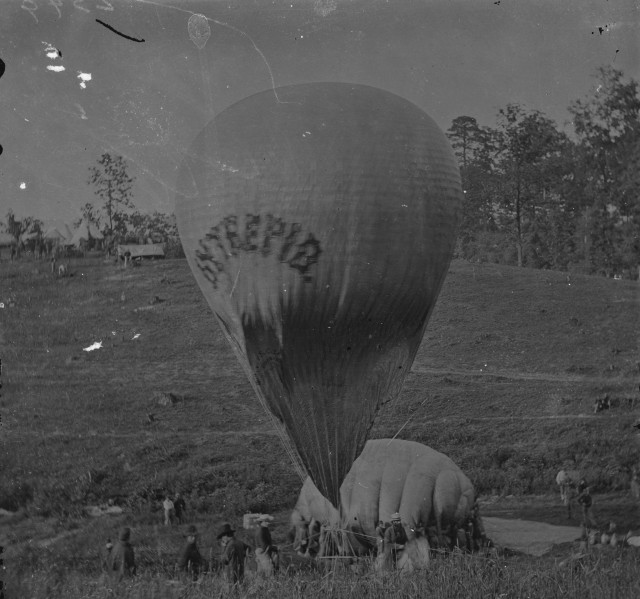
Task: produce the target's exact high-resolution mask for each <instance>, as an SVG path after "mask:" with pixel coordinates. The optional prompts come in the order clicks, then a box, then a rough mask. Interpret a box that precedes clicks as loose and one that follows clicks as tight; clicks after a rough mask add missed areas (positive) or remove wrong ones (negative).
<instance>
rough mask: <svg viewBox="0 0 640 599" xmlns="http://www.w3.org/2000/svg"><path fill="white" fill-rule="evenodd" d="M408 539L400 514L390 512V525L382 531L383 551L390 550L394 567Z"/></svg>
mask: <svg viewBox="0 0 640 599" xmlns="http://www.w3.org/2000/svg"><path fill="white" fill-rule="evenodd" d="M408 540H409V539H408V538H407V533H406V531H405V529H404V526H402V519H401V518H400V514H399V513H398V512H396V513H395V514H391V526H390V527H389V528H387V530H386V531H385V533H384V548H385V553H387V552H390V554H391V563H392V565H393V566H394V567H395V566H396V565H397V563H398V558H399V557H400V554H401V552H402V550H403V549H404V546H405V545H406V544H407V542H408Z"/></svg>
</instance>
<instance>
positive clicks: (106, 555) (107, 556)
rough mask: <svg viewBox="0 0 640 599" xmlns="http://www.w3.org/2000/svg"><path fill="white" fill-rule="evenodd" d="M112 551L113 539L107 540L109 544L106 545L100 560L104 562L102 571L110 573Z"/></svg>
mask: <svg viewBox="0 0 640 599" xmlns="http://www.w3.org/2000/svg"><path fill="white" fill-rule="evenodd" d="M112 549H113V543H112V542H111V539H107V542H106V543H105V546H104V548H103V549H102V551H101V554H102V559H101V560H100V561H101V562H102V569H103V570H104V571H106V572H108V571H109V570H110V568H111V551H112Z"/></svg>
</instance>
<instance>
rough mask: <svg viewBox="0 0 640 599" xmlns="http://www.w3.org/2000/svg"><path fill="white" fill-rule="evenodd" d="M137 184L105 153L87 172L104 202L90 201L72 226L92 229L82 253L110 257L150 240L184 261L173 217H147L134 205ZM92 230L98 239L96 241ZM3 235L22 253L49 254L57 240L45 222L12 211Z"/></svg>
mask: <svg viewBox="0 0 640 599" xmlns="http://www.w3.org/2000/svg"><path fill="white" fill-rule="evenodd" d="M134 182H135V178H134V177H132V176H130V174H129V169H128V165H127V163H126V161H125V159H124V158H123V157H122V156H118V155H115V154H110V153H108V152H105V153H104V154H102V156H101V157H100V158H99V159H98V160H97V164H96V165H94V166H91V167H89V178H88V180H87V183H88V184H89V185H90V186H92V187H93V189H94V193H95V195H97V196H98V198H99V199H100V203H99V204H98V205H95V204H94V203H92V202H86V203H85V204H84V205H83V206H82V207H81V208H80V211H79V212H80V213H79V215H78V217H77V218H76V219H75V220H74V221H73V223H72V226H73V227H74V228H77V227H79V226H80V225H81V224H82V223H83V222H85V223H87V224H88V225H90V228H89V238H88V239H87V240H86V242H83V244H82V249H89V250H91V249H104V250H106V251H107V252H109V253H112V252H113V251H114V250H115V247H116V246H117V244H120V243H140V244H144V243H147V242H149V241H152V242H154V243H163V244H164V245H165V253H166V254H167V255H172V256H184V253H183V251H182V246H181V243H180V238H179V235H178V228H177V225H176V222H175V217H174V216H173V215H169V214H164V213H162V212H158V211H154V212H153V213H152V214H148V213H145V212H140V211H139V210H137V209H136V207H135V206H134V204H133V201H132V196H133V193H132V190H133V184H134ZM1 224H2V223H0V225H1ZM91 227H92V228H93V230H94V232H95V231H98V232H99V233H100V236H97V235H95V234H94V237H92V236H91ZM4 230H5V231H6V232H7V233H9V235H11V237H12V238H13V240H14V245H15V247H16V250H17V251H18V252H19V251H20V250H27V251H31V252H33V253H34V254H36V255H40V254H42V253H46V254H50V253H51V251H52V247H53V246H54V245H56V240H55V239H47V237H46V233H47V231H45V227H44V223H43V221H42V220H40V219H38V218H35V217H32V216H28V217H25V218H22V219H19V218H17V217H16V216H15V214H14V213H13V211H11V210H9V212H8V213H7V216H6V219H5V223H4ZM61 233H62V234H65V231H61ZM25 234H27V235H26V237H27V239H25Z"/></svg>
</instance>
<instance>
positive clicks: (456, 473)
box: [291, 439, 475, 554]
mask: <svg viewBox="0 0 640 599" xmlns="http://www.w3.org/2000/svg"><path fill="white" fill-rule="evenodd" d="M323 499H324V497H323V496H322V495H321V494H320V491H318V489H317V488H316V487H315V485H314V484H313V482H312V481H311V479H307V480H306V481H305V483H304V485H303V486H302V490H301V491H300V495H299V497H298V502H297V503H296V506H295V508H294V510H293V512H292V514H291V523H292V524H294V525H299V524H300V523H301V522H306V523H308V522H309V521H310V520H311V519H314V520H318V521H319V522H321V523H323V524H328V525H330V526H339V527H340V528H341V529H343V530H346V531H348V537H349V545H350V550H351V551H353V552H354V553H356V554H358V553H367V552H368V551H370V550H372V549H373V547H375V539H376V526H377V524H378V521H379V520H382V521H384V522H389V521H390V520H391V514H393V513H394V512H399V513H400V515H401V517H402V522H403V524H404V525H405V526H406V527H407V529H408V531H409V536H410V538H412V536H413V535H412V534H411V531H412V530H415V529H417V528H419V527H425V528H426V527H428V526H433V527H434V528H436V530H437V532H438V536H440V537H441V538H442V535H443V534H446V533H447V532H448V529H449V527H451V526H453V527H455V528H459V527H462V526H463V525H464V522H465V520H466V519H467V518H468V517H469V516H470V515H471V511H472V508H473V503H474V500H475V491H474V488H473V485H472V484H471V481H470V480H469V479H468V478H467V476H466V475H465V474H464V473H463V472H462V470H460V468H459V467H458V466H457V465H456V464H455V463H454V462H453V461H452V460H451V459H450V458H449V457H447V456H446V455H444V454H442V453H440V452H438V451H436V450H435V449H431V448H430V447H427V446H426V445H422V444H421V443H416V442H414V441H403V440H401V439H374V440H370V441H367V443H366V445H365V446H364V449H363V451H362V454H361V455H360V456H359V457H358V459H357V460H356V461H355V462H354V464H353V466H352V467H351V469H350V470H349V473H348V474H347V476H346V478H345V480H344V482H343V483H342V487H341V489H340V509H339V510H337V509H336V508H334V507H333V506H332V505H331V504H330V503H329V502H328V501H327V500H326V499H324V501H323Z"/></svg>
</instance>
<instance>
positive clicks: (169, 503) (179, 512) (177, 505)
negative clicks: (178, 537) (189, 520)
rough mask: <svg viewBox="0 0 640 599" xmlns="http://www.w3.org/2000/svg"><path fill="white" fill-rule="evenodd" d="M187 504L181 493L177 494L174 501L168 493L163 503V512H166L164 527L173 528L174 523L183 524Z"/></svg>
mask: <svg viewBox="0 0 640 599" xmlns="http://www.w3.org/2000/svg"><path fill="white" fill-rule="evenodd" d="M186 509H187V504H186V502H185V500H184V498H183V497H182V496H181V495H180V493H176V495H175V497H174V498H173V500H172V499H171V497H170V495H169V494H168V493H167V494H166V495H165V498H164V501H163V502H162V510H163V511H164V525H165V526H171V524H173V523H174V522H176V523H178V524H182V522H183V519H184V516H185V512H186Z"/></svg>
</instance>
